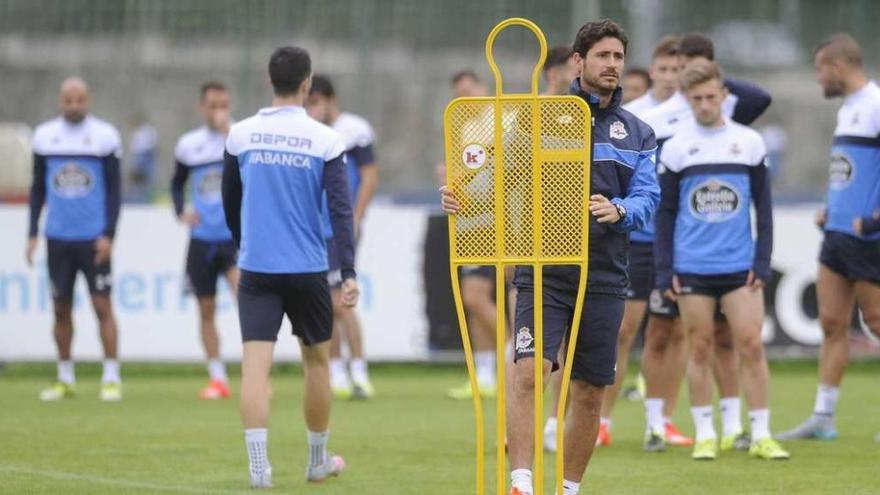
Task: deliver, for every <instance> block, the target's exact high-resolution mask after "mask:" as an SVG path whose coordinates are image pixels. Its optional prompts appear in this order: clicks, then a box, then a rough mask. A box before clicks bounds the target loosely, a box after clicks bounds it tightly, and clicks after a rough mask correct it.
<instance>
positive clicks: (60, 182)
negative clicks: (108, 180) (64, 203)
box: [52, 161, 95, 199]
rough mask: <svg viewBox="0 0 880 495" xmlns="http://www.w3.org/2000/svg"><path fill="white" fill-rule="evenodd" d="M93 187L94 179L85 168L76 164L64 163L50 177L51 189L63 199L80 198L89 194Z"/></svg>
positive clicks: (72, 162) (71, 162)
mask: <svg viewBox="0 0 880 495" xmlns="http://www.w3.org/2000/svg"><path fill="white" fill-rule="evenodd" d="M94 187H95V178H94V177H93V176H92V173H91V171H90V170H89V169H87V168H86V167H82V166H80V164H78V163H77V162H74V161H70V162H66V163H64V164H63V165H61V166H60V167H58V170H57V171H56V172H55V175H54V176H53V177H52V188H53V189H54V190H55V193H56V194H58V195H59V196H61V197H63V198H68V199H74V198H81V197H83V196H86V195H87V194H89V193H90V192H91V191H92V189H93V188H94Z"/></svg>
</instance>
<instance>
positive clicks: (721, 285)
mask: <svg viewBox="0 0 880 495" xmlns="http://www.w3.org/2000/svg"><path fill="white" fill-rule="evenodd" d="M677 276H678V283H679V284H680V285H681V293H682V295H689V294H698V295H701V296H710V297H714V298H715V299H721V298H722V297H723V296H725V295H726V294H728V293H730V292H733V291H735V290H737V289H739V288H740V287H743V286H745V285H746V282H747V281H748V279H749V272H748V271H744V272H736V273H725V274H720V275H699V274H690V273H679V274H678V275H677Z"/></svg>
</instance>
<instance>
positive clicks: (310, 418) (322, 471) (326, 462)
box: [300, 342, 345, 481]
mask: <svg viewBox="0 0 880 495" xmlns="http://www.w3.org/2000/svg"><path fill="white" fill-rule="evenodd" d="M300 349H301V350H302V356H303V373H304V374H305V391H304V394H303V415H304V417H305V421H306V428H308V430H309V433H308V436H309V467H308V469H307V470H306V478H307V479H308V480H309V481H323V480H325V479H326V478H328V477H330V476H337V475H339V473H341V472H342V470H343V468H344V467H345V462H344V461H343V460H342V458H341V457H339V456H334V455H331V454H329V453H328V452H327V448H326V447H327V440H328V437H329V435H330V405H331V402H332V394H331V392H330V344H329V343H328V342H324V343H322V344H317V345H313V346H307V345H300Z"/></svg>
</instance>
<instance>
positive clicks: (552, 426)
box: [544, 416, 558, 432]
mask: <svg viewBox="0 0 880 495" xmlns="http://www.w3.org/2000/svg"><path fill="white" fill-rule="evenodd" d="M557 424H558V422H557V419H556V416H550V417H549V418H547V423H546V424H545V425H544V431H550V432H554V431H556V426H557Z"/></svg>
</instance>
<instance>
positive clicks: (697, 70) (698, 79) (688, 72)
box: [681, 60, 724, 91]
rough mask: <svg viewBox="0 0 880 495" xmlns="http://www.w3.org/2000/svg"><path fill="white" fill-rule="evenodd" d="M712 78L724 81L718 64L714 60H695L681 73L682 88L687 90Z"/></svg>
mask: <svg viewBox="0 0 880 495" xmlns="http://www.w3.org/2000/svg"><path fill="white" fill-rule="evenodd" d="M712 79H717V80H719V81H724V79H723V78H722V76H721V69H719V68H718V64H716V63H715V62H712V61H706V60H694V61H693V62H691V63H689V64H688V65H687V67H686V68H685V69H684V72H682V74H681V89H683V90H685V91H687V90H689V89H691V88H693V87H694V86H696V85H698V84H703V83H705V82H709V81H711V80H712Z"/></svg>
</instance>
